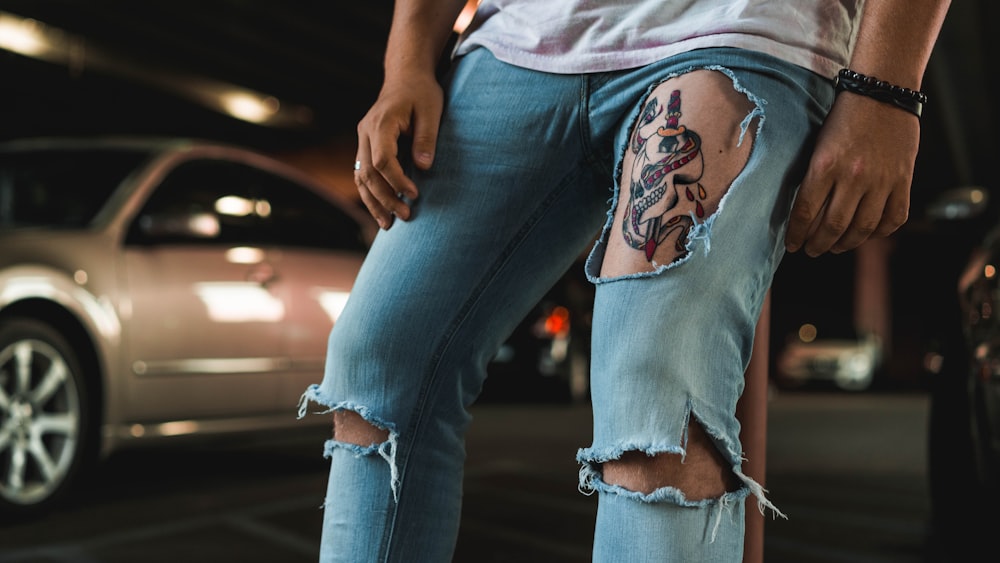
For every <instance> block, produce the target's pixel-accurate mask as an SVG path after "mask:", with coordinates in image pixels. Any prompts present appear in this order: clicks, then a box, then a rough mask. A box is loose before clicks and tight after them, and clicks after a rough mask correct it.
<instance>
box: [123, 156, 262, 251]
mask: <svg viewBox="0 0 1000 563" xmlns="http://www.w3.org/2000/svg"><path fill="white" fill-rule="evenodd" d="M263 207H265V206H262V205H261V203H260V201H259V199H258V198H257V195H256V194H255V193H253V182H251V181H250V176H249V175H248V174H247V172H246V167H245V166H243V165H240V164H238V163H235V162H228V161H224V160H208V159H204V160H191V161H187V162H184V163H182V164H180V165H178V166H177V167H176V168H174V169H173V170H171V171H170V172H169V173H168V174H167V175H166V176H165V177H164V178H163V180H162V181H161V182H160V184H159V185H158V186H157V187H156V188H155V191H154V192H153V194H152V195H151V196H150V197H149V199H148V200H146V203H145V205H143V207H142V210H141V211H140V212H139V214H138V215H137V216H136V219H135V220H134V221H133V223H132V225H131V227H130V229H129V232H128V236H127V238H126V244H146V245H149V244H176V243H184V244H228V245H233V244H247V245H264V244H268V243H269V242H270V241H268V240H266V238H265V236H266V235H265V231H264V230H263V228H262V223H261V211H262V208H263ZM264 211H265V213H266V210H264Z"/></svg>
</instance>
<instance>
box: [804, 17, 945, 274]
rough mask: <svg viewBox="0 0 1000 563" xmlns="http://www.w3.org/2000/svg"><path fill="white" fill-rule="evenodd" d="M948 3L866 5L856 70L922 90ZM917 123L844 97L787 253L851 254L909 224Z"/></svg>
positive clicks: (819, 152) (815, 158)
mask: <svg viewBox="0 0 1000 563" xmlns="http://www.w3.org/2000/svg"><path fill="white" fill-rule="evenodd" d="M949 3H950V2H949V0H867V1H866V2H865V4H864V13H863V15H862V18H861V27H860V29H859V31H858V39H857V44H856V46H855V50H854V54H853V56H852V59H851V64H850V68H851V69H852V70H855V71H857V72H860V73H862V74H865V75H868V76H874V77H877V78H879V79H880V80H883V81H885V82H889V83H892V84H895V85H897V86H902V87H906V88H910V89H913V90H919V89H920V85H921V80H922V78H923V75H924V70H925V69H926V67H927V61H928V59H929V58H930V54H931V50H932V48H933V46H934V42H935V41H936V40H937V35H938V32H939V31H940V29H941V25H942V23H943V21H944V18H945V14H946V12H947V10H948V5H949ZM919 141H920V121H919V118H918V117H917V116H915V115H913V114H911V113H908V112H907V111H905V110H902V109H900V108H897V107H894V106H892V105H889V104H886V103H883V102H880V101H877V100H874V99H871V98H868V97H866V96H861V95H858V94H854V93H850V92H840V93H838V94H837V99H836V101H835V102H834V104H833V107H832V108H831V110H830V114H829V115H828V116H827V118H826V121H825V122H824V124H823V127H822V128H821V129H820V133H819V137H818V139H817V142H816V148H815V150H814V152H813V155H812V158H811V160H810V162H809V167H808V170H807V171H806V175H805V177H804V178H803V180H802V185H801V186H800V188H799V192H798V195H797V196H796V198H795V203H794V204H793V206H792V211H791V216H790V219H789V225H788V233H787V235H786V237H785V245H786V248H787V249H788V250H789V251H790V252H795V251H797V250H799V249H804V250H805V252H806V254H808V255H810V256H818V255H820V254H823V253H824V252H827V251H831V252H834V253H840V252H845V251H848V250H851V249H853V248H856V247H857V246H859V245H860V244H861V243H863V242H864V241H865V240H867V239H868V238H869V237H870V236H883V237H884V236H888V235H890V234H892V233H893V232H895V231H896V229H898V228H899V227H900V226H901V225H902V224H903V223H905V222H906V219H907V216H908V214H909V205H910V183H911V181H912V178H913V166H914V161H915V160H916V155H917V149H918V147H919Z"/></svg>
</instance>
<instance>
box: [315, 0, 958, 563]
mask: <svg viewBox="0 0 1000 563" xmlns="http://www.w3.org/2000/svg"><path fill="white" fill-rule="evenodd" d="M464 4H465V0H397V2H396V3H395V6H394V12H393V20H392V25H391V28H390V32H389V36H388V41H387V46H386V52H385V59H384V79H383V84H382V87H381V91H380V92H379V94H378V97H377V99H376V100H375V102H374V103H373V105H372V106H371V107H370V109H369V110H368V112H367V113H366V115H365V116H364V117H363V118H362V119H361V121H360V122H359V124H358V127H357V136H358V139H357V140H358V146H357V162H356V163H355V173H354V178H355V183H356V185H357V188H358V191H359V195H360V198H361V201H362V202H363V203H364V205H365V206H366V207H367V209H368V211H369V212H370V213H371V215H372V216H373V217H374V218H375V220H376V221H377V222H378V224H379V226H380V227H381V229H380V232H379V234H378V236H377V237H376V239H375V241H374V243H373V245H372V247H371V249H370V252H369V254H368V256H367V259H366V261H365V263H364V265H363V267H362V269H361V271H360V273H359V276H358V278H357V281H356V284H355V286H354V289H353V292H352V294H351V297H350V299H349V300H348V302H347V304H346V307H345V309H344V311H343V313H342V315H341V316H340V318H339V319H338V320H337V322H336V324H335V326H334V327H333V329H332V331H331V334H330V340H329V348H328V356H327V364H326V369H325V373H324V376H323V379H322V382H321V383H319V384H314V385H312V386H310V387H309V388H308V389H307V390H305V392H304V394H303V397H302V402H301V404H300V406H299V416H300V417H302V416H306V415H307V414H308V410H309V405H310V404H313V403H315V404H316V405H318V406H319V408H316V409H315V410H314V411H313V413H314V414H315V413H332V418H333V436H332V438H331V439H330V440H329V441H328V442H327V443H326V445H325V450H324V454H325V456H327V457H328V458H329V461H330V476H329V484H328V488H327V491H326V498H325V502H324V505H323V506H324V509H323V510H324V513H323V529H322V540H321V545H320V552H321V560H322V561H324V562H332V561H350V562H354V563H357V562H361V561H406V562H440V561H450V560H451V557H452V554H453V551H454V548H455V544H456V540H457V536H458V528H459V521H460V512H461V498H462V477H463V461H464V435H465V432H466V430H467V428H468V426H469V424H470V420H471V417H470V414H469V407H470V405H471V404H472V403H473V402H474V401H475V400H476V397H477V394H478V393H479V392H480V390H481V388H482V385H483V382H484V379H485V377H486V369H485V368H486V365H487V363H488V361H489V359H490V358H491V357H492V355H493V354H494V353H495V352H496V351H497V350H498V348H499V346H500V345H501V344H502V343H503V341H504V340H505V338H506V337H507V336H508V335H509V334H510V333H511V332H512V331H513V329H514V327H515V326H516V325H517V323H518V322H519V321H520V320H521V319H522V318H523V317H524V316H525V315H526V314H527V313H528V312H529V311H530V309H531V307H532V306H533V305H534V304H535V303H536V302H537V301H538V300H539V299H540V298H541V297H542V295H543V294H544V293H545V292H546V290H547V289H548V288H549V287H551V286H552V285H553V284H554V283H555V282H556V280H557V279H558V278H559V277H560V276H561V275H563V273H564V272H566V271H567V269H568V268H570V267H572V265H573V264H574V262H575V261H576V259H577V257H578V256H579V255H581V254H584V253H587V258H586V262H585V264H584V266H583V267H584V268H585V270H586V275H587V277H588V279H589V280H590V281H591V282H593V284H594V285H595V297H594V304H593V305H594V306H593V320H592V326H593V332H592V345H591V348H592V356H593V357H592V362H591V408H592V410H593V420H594V422H593V442H592V443H591V444H589V445H585V447H581V449H580V450H579V451H578V453H577V460H578V461H579V463H580V467H581V469H580V488H581V490H582V491H583V492H585V493H587V494H596V496H597V506H598V509H597V516H596V523H595V531H594V537H593V540H594V547H593V560H594V561H601V562H604V561H614V562H621V561H628V562H636V561H682V562H692V561H721V562H729V561H739V560H740V559H741V557H742V553H743V541H744V537H743V536H744V525H745V524H744V510H745V505H746V502H745V501H746V500H747V499H748V498H749V497H751V496H752V497H754V499H755V500H756V502H757V506H758V508H759V509H760V510H761V511H762V512H764V511H766V510H771V511H772V513H773V514H774V515H775V516H784V514H783V513H782V512H781V511H780V509H779V508H778V507H776V506H774V505H773V504H772V503H771V501H770V500H769V499H768V498H767V496H766V491H765V490H764V489H763V488H762V486H761V485H760V484H759V483H758V482H756V481H754V480H753V479H751V478H750V477H748V476H747V475H746V474H744V472H743V471H742V462H743V461H744V460H743V455H744V453H743V451H742V449H741V444H740V440H739V430H740V425H739V422H738V420H737V418H736V416H735V409H736V404H737V400H738V398H739V397H740V394H741V392H742V389H743V384H744V381H743V376H744V371H745V369H746V367H747V365H748V362H749V357H750V351H751V348H752V341H753V334H754V328H755V324H756V321H757V319H758V315H759V313H760V312H761V307H762V303H763V301H764V299H765V296H766V294H767V291H768V288H769V285H770V283H771V280H772V276H773V274H774V272H775V270H776V268H777V267H778V264H779V262H780V260H781V258H782V256H783V255H784V253H785V252H804V253H805V254H807V255H809V256H818V255H821V254H824V253H826V252H833V253H841V252H846V251H850V250H852V249H854V248H856V247H858V246H859V245H860V244H861V243H863V242H864V241H865V240H867V239H869V238H871V237H885V236H888V235H890V234H891V233H893V232H894V231H895V230H896V229H897V228H898V227H900V225H902V224H903V223H904V222H905V221H906V219H907V214H908V201H909V189H910V182H911V178H912V174H913V167H914V161H915V157H916V153H917V149H918V143H919V128H920V126H919V114H920V110H921V108H922V104H923V103H924V102H925V101H926V96H924V95H923V94H922V93H921V92H920V87H921V80H922V76H923V73H924V70H925V67H926V64H927V62H928V58H929V56H930V52H931V50H932V48H933V44H934V42H935V41H936V37H937V33H938V30H939V28H940V26H941V24H942V21H943V19H944V18H945V15H946V12H947V9H948V4H949V2H948V1H947V0H869V1H867V2H865V1H864V0H799V1H796V2H787V3H786V2H782V3H775V2H768V1H764V0H743V1H739V2H736V1H723V0H628V1H624V0H623V1H616V2H594V1H592V0H546V1H545V2H539V1H536V0H482V1H481V2H480V3H479V5H478V8H477V10H476V12H475V15H474V17H473V20H472V22H471V23H470V25H469V26H468V27H467V28H466V29H465V30H464V31H463V32H462V33H461V34H460V35H459V36H458V37H457V40H456V41H455V42H454V43H451V40H452V38H453V36H452V34H453V31H452V26H453V23H454V22H455V21H456V18H457V16H458V15H459V13H460V11H461V10H462V8H463V5H464ZM442 60H446V61H448V62H449V63H450V64H448V65H447V69H446V71H445V72H443V73H439V72H438V71H439V68H440V66H439V63H440V62H441V61H442ZM588 248H589V252H588ZM582 446H584V445H582Z"/></svg>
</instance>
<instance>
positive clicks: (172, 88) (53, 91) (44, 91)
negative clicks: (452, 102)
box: [0, 0, 392, 144]
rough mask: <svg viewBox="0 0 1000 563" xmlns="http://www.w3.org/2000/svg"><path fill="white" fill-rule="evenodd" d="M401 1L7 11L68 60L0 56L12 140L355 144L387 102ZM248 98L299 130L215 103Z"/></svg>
mask: <svg viewBox="0 0 1000 563" xmlns="http://www.w3.org/2000/svg"><path fill="white" fill-rule="evenodd" d="M391 10H392V1H391V0H366V1H365V2H343V1H333V0H294V1H290V2H275V1H273V0H201V1H195V0H140V1H136V0H87V1H83V0H0V17H5V18H6V19H5V20H3V21H6V22H8V23H11V22H20V23H21V24H27V25H30V26H32V28H33V29H42V30H45V31H47V32H48V33H49V35H50V36H56V37H60V38H62V41H63V43H64V48H65V49H64V50H65V52H64V54H63V56H61V57H48V58H45V57H33V56H26V55H25V54H24V53H18V52H15V51H12V50H8V49H0V71H2V79H0V84H2V87H0V104H2V106H0V119H2V120H3V127H2V128H0V130H2V133H0V135H2V136H3V138H10V137H15V136H24V135H35V134H62V133H91V132H113V133H119V132H121V133H163V134H183V135H198V136H210V137H218V138H223V139H227V140H239V141H242V142H248V143H250V144H268V143H296V142H303V141H305V142H309V141H310V140H313V139H315V138H316V137H322V136H324V135H331V134H339V133H341V132H344V131H347V132H352V131H353V128H354V124H355V123H356V122H357V120H358V119H359V118H360V116H361V114H362V113H363V111H364V109H365V108H366V107H367V104H369V103H370V102H371V100H372V99H373V98H374V96H375V94H376V93H377V89H378V85H379V82H380V80H381V68H382V66H381V60H382V56H383V52H384V51H383V48H384V42H385V37H386V34H387V32H388V26H389V21H390V19H391ZM230 86H233V87H239V88H244V89H247V90H248V91H251V92H254V93H256V94H259V95H260V96H262V97H265V98H267V99H269V100H272V101H277V102H279V103H280V107H281V110H282V111H283V112H286V113H287V114H288V115H291V116H292V117H290V118H285V119H284V120H277V121H275V123H271V124H268V125H251V124H248V123H247V122H244V121H240V120H238V119H234V118H232V117H227V116H226V115H225V114H224V113H222V112H220V111H219V110H218V108H217V107H213V105H212V104H211V103H209V102H208V101H207V98H206V97H205V96H206V94H205V92H217V91H220V89H222V88H226V87H230Z"/></svg>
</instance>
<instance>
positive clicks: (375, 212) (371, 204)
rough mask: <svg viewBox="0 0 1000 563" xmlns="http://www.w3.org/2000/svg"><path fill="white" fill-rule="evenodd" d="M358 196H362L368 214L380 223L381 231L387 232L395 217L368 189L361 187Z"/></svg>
mask: <svg viewBox="0 0 1000 563" xmlns="http://www.w3.org/2000/svg"><path fill="white" fill-rule="evenodd" d="M358 194H359V195H360V196H361V203H363V204H364V206H365V208H366V209H367V210H368V213H369V214H370V215H371V216H372V217H373V218H374V219H375V222H376V223H378V226H379V228H380V229H383V230H387V229H388V228H389V227H391V226H392V223H393V221H394V219H395V217H393V215H392V213H390V212H389V211H388V210H387V209H386V208H385V207H383V206H382V204H381V203H380V202H379V201H378V199H376V198H375V196H373V195H372V194H371V192H370V191H368V188H365V187H364V186H359V187H358Z"/></svg>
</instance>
